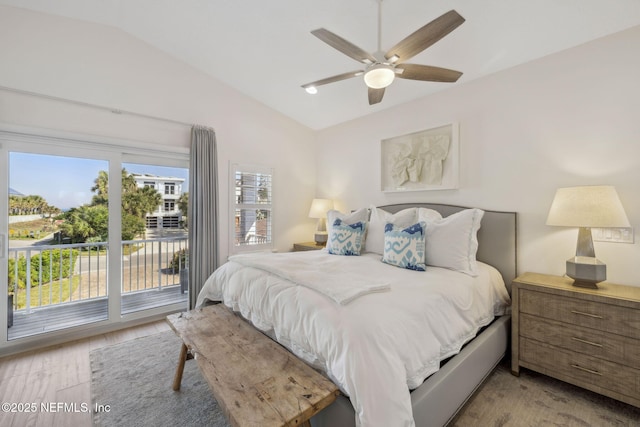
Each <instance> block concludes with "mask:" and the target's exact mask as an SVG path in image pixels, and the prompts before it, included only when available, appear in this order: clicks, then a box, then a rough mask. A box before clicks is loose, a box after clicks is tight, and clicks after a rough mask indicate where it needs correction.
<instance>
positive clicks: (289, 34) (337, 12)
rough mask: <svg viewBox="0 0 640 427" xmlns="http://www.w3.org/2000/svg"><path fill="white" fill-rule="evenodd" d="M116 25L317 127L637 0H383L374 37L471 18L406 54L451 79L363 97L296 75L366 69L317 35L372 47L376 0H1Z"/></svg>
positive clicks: (398, 99) (528, 51)
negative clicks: (371, 99)
mask: <svg viewBox="0 0 640 427" xmlns="http://www.w3.org/2000/svg"><path fill="white" fill-rule="evenodd" d="M0 4H2V5H7V6H15V7H21V8H26V9H32V10H35V11H39V12H44V13H50V14H54V15H60V16H64V17H69V18H74V19H79V20H83V21H89V22H95V23H99V24H105V25H110V26H113V27H116V28H120V29H122V30H123V31H126V32H127V33H130V34H132V35H133V36H135V37H137V38H139V39H142V40H144V41H145V42H147V43H149V44H151V45H153V46H155V47H156V48H158V49H160V50H162V51H164V52H166V53H168V54H170V55H172V56H174V57H175V58H178V59H179V60H181V61H184V62H186V63H189V64H191V65H192V66H194V67H196V68H198V69H200V70H202V71H204V72H205V73H207V74H209V75H211V76H213V77H215V78H216V79H218V80H220V81H222V82H224V83H226V84H228V85H230V86H232V87H234V88H236V89H237V90H239V91H241V92H243V93H245V94H246V95H248V96H251V97H252V98H255V99H256V100H258V101H260V102H262V103H263V104H265V105H267V106H269V107H271V108H273V109H275V110H278V111H280V112H282V113H283V114H285V115H287V116H289V117H291V118H293V119H295V120H297V121H299V122H300V123H302V124H304V125H306V126H308V127H310V128H312V129H322V128H325V127H328V126H332V125H334V124H337V123H341V122H344V121H348V120H351V119H354V118H357V117H360V116H363V115H366V114H369V113H371V112H374V111H379V110H382V109H385V108H389V107H391V106H394V105H398V104H402V103H405V102H407V101H410V100H412V99H416V98H419V97H423V96H426V95H429V94H431V93H434V92H436V91H440V90H444V89H447V88H449V87H451V85H463V84H465V82H469V81H471V80H473V79H477V78H479V77H482V76H485V75H487V74H491V73H495V72H497V71H500V70H503V69H506V68H509V67H513V66H515V65H518V64H522V63H525V62H528V61H531V60H534V59H536V58H540V57H542V56H546V55H549V54H551V53H555V52H558V51H561V50H564V49H567V48H570V47H573V46H576V45H579V44H582V43H585V42H588V41H590V40H593V39H596V38H599V37H603V36H606V35H608V34H612V33H614V32H618V31H621V30H624V29H626V28H629V27H633V26H636V25H640V1H638V0H562V1H558V0H535V1H531V0H484V1H477V0H430V1H425V0H384V1H383V3H382V19H381V34H380V36H381V37H380V40H381V48H382V50H383V51H384V50H387V49H389V48H391V46H393V45H395V44H396V43H397V42H398V41H400V40H401V39H403V38H404V37H406V36H407V35H409V34H410V33H412V32H413V31H415V30H417V29H418V28H420V27H421V26H423V25H424V24H426V23H427V22H429V21H431V20H433V19H435V18H437V17H438V16H440V15H442V14H443V13H445V12H447V11H449V10H451V9H455V10H456V11H457V12H458V13H459V14H460V15H462V16H463V17H464V18H465V20H466V22H465V23H463V24H462V25H461V26H460V27H458V28H457V29H456V30H454V31H453V32H451V33H450V34H449V35H447V36H446V37H444V38H443V39H442V40H440V41H439V42H437V43H436V44H435V45H433V46H431V47H430V48H428V49H426V50H425V51H423V52H422V53H420V54H418V55H416V56H415V57H414V58H412V59H411V61H410V62H412V63H417V64H425V65H434V66H439V67H445V68H451V69H455V70H459V71H462V72H463V73H464V74H463V75H462V77H461V78H460V79H459V80H458V82H456V83H433V82H420V81H412V80H396V81H395V82H394V83H393V84H392V85H391V86H390V87H389V88H387V90H386V94H385V97H384V99H383V101H382V102H381V103H379V104H376V105H374V106H370V105H369V103H368V101H367V88H366V86H365V84H364V81H363V80H362V78H361V77H358V78H352V79H349V80H344V81H340V82H337V83H332V84H329V85H325V86H321V87H320V88H319V92H318V93H317V94H315V95H309V94H307V93H306V92H305V91H304V90H303V89H302V88H301V87H300V86H301V85H303V84H305V83H309V82H311V81H315V80H319V79H322V78H325V77H329V76H333V75H336V74H340V73H344V72H347V71H352V70H357V69H359V68H362V67H361V65H362V64H359V63H358V62H356V61H354V60H353V59H351V58H349V57H347V56H345V55H343V54H342V53H340V52H338V51H337V50H335V49H333V48H331V47H330V46H328V45H327V44H325V43H323V42H322V41H321V40H319V39H318V38H316V37H314V36H313V35H312V34H311V33H310V31H311V30H315V29H317V28H326V29H328V30H330V31H332V32H334V33H336V34H338V35H340V36H342V37H343V38H345V39H347V40H349V41H350V42H352V43H353V44H355V45H357V46H359V47H360V48H362V49H364V50H365V51H368V52H375V51H376V50H377V44H378V0H323V1H320V0H268V1H266V0H180V1H175V0H109V1H104V0H56V1H50V0H0Z"/></svg>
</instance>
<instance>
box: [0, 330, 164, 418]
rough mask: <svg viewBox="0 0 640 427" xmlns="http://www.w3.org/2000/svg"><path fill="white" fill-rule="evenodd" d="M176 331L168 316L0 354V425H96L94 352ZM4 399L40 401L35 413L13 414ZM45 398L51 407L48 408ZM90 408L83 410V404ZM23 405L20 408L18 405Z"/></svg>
mask: <svg viewBox="0 0 640 427" xmlns="http://www.w3.org/2000/svg"><path fill="white" fill-rule="evenodd" d="M167 330H170V328H169V325H168V324H167V323H166V321H165V320H159V321H157V322H153V323H148V324H145V325H140V326H135V327H132V328H128V329H124V330H121V331H116V332H110V333H107V334H102V335H97V336H94V337H91V338H85V339H82V340H78V341H73V342H70V343H66V344H61V345H56V346H53V347H49V348H46V349H43V350H37V351H32V352H27V353H23V354H19V355H15V356H8V357H5V358H2V359H0V403H3V409H2V410H1V411H0V426H3V427H27V426H38V427H39V426H51V427H54V426H60V427H67V426H71V425H72V426H74V427H83V426H92V425H93V424H92V418H91V410H90V409H91V388H90V384H91V367H90V364H89V352H90V351H91V350H93V349H96V348H100V347H104V346H107V345H112V344H117V343H121V342H124V341H128V340H132V339H135V338H139V337H143V336H147V335H152V334H156V333H158V332H163V331H167ZM4 403H14V404H22V405H24V404H27V405H31V404H35V406H36V411H35V412H32V413H24V412H23V413H10V412H9V413H7V412H5V410H4V409H5V408H4ZM42 403H44V404H45V405H47V406H48V407H49V408H51V409H54V410H55V409H57V408H58V406H57V405H64V404H67V408H66V410H65V408H64V406H59V407H60V411H59V412H54V411H53V410H50V411H49V412H47V411H43V410H42V407H41V406H42V405H41V404H42ZM83 404H84V405H85V407H86V408H87V409H89V410H88V411H86V412H83V406H82V405H83ZM13 409H20V408H13Z"/></svg>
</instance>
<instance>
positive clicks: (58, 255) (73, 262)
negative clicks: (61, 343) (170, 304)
mask: <svg viewBox="0 0 640 427" xmlns="http://www.w3.org/2000/svg"><path fill="white" fill-rule="evenodd" d="M187 247H188V246H187V238H186V237H166V238H155V239H145V240H130V241H123V242H122V259H121V265H122V269H121V277H122V280H121V283H122V285H121V294H122V295H125V294H132V293H136V292H142V291H150V290H158V291H159V290H162V288H166V287H170V286H181V292H185V291H186V285H185V284H184V276H183V283H182V284H181V282H180V271H181V270H184V268H185V267H186V264H187V257H186V254H187ZM174 254H179V255H177V256H175V259H176V262H175V263H172V261H173V260H174ZM107 260H108V245H107V243H106V242H97V243H78V244H61V245H37V246H27V247H22V248H10V249H9V281H8V287H9V292H12V293H13V309H14V312H16V313H18V312H24V313H30V312H32V310H33V309H37V308H44V307H52V306H60V305H64V304H71V303H76V302H80V301H89V300H93V299H101V298H102V299H104V298H106V297H107V296H108V285H107V284H108V268H107V266H108V262H107ZM174 264H175V265H174Z"/></svg>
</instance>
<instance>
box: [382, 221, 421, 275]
mask: <svg viewBox="0 0 640 427" xmlns="http://www.w3.org/2000/svg"><path fill="white" fill-rule="evenodd" d="M426 227H427V225H426V223H424V222H422V221H421V222H418V223H417V224H413V225H411V226H409V227H407V228H403V229H400V228H394V227H393V224H390V223H389V224H387V225H386V226H385V228H384V253H383V254H382V262H386V263H387V264H391V265H395V266H397V267H402V268H407V269H409V270H417V271H425V270H426V264H425V255H424V248H425V238H424V234H425V233H424V232H425V229H426Z"/></svg>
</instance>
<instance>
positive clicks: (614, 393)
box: [511, 273, 640, 407]
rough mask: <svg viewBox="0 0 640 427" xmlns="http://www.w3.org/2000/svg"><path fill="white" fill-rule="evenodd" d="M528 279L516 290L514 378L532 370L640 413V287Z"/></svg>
mask: <svg viewBox="0 0 640 427" xmlns="http://www.w3.org/2000/svg"><path fill="white" fill-rule="evenodd" d="M572 282H573V280H572V279H570V278H566V277H559V276H550V275H545V274H536V273H525V274H523V275H521V276H519V277H517V278H516V279H515V280H514V281H513V283H512V288H511V293H512V316H511V322H512V323H511V372H512V373H513V374H514V375H519V373H520V368H521V367H524V368H528V369H531V370H534V371H537V372H540V373H542V374H545V375H549V376H551V377H554V378H557V379H559V380H562V381H566V382H568V383H571V384H574V385H577V386H579V387H583V388H586V389H588V390H591V391H594V392H596V393H600V394H603V395H605V396H609V397H612V398H614V399H617V400H620V401H622V402H626V403H629V404H631V405H634V406H637V407H640V287H633V286H622V285H615V284H612V283H608V282H602V283H599V284H598V287H599V289H584V288H578V287H575V286H573V285H572Z"/></svg>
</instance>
